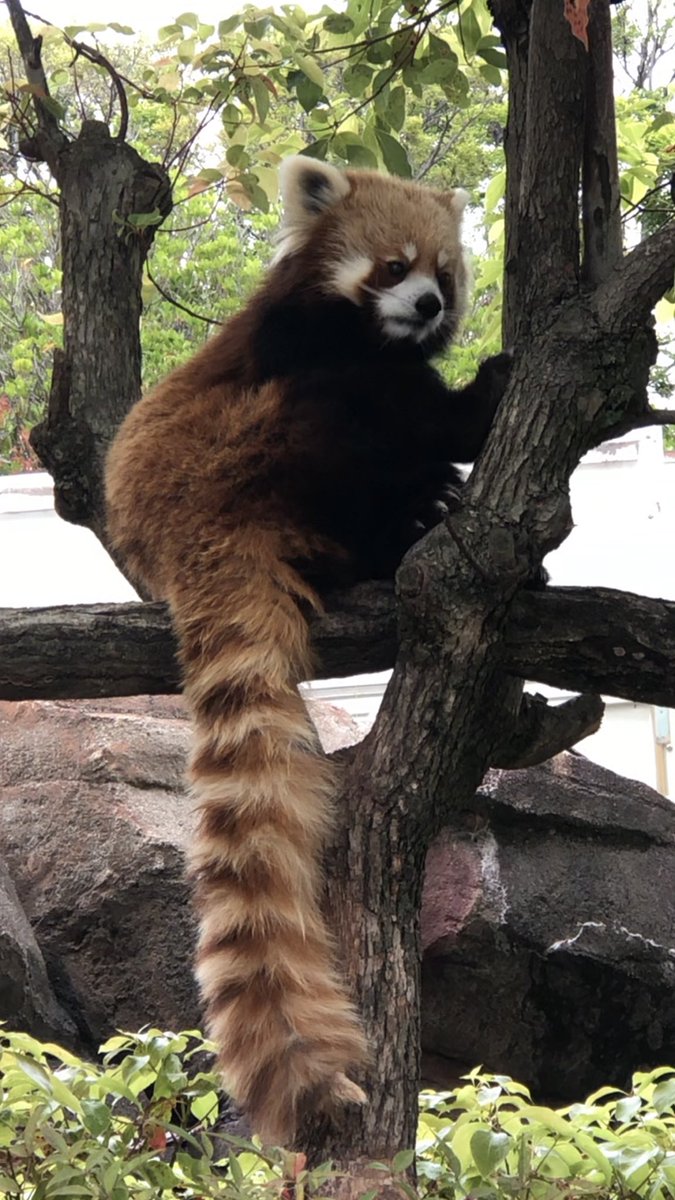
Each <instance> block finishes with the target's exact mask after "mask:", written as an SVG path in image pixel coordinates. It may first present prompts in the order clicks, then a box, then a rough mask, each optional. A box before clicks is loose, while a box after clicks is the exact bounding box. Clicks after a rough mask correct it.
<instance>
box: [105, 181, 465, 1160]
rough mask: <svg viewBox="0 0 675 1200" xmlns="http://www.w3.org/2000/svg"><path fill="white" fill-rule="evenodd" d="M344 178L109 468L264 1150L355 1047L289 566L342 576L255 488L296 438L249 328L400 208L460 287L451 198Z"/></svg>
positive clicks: (206, 989) (330, 553)
mask: <svg viewBox="0 0 675 1200" xmlns="http://www.w3.org/2000/svg"><path fill="white" fill-rule="evenodd" d="M348 178H349V179H350V180H352V184H353V192H354V194H355V195H356V197H357V200H356V201H354V212H353V213H352V215H351V216H350V215H349V211H347V215H346V216H343V217H342V218H339V217H336V218H335V219H333V217H332V215H331V214H328V216H327V217H326V220H325V228H324V232H323V234H321V238H323V241H322V240H318V241H317V238H318V237H319V234H316V233H315V232H314V231H313V227H312V228H310V227H309V226H308V229H307V231H306V235H305V233H304V232H303V230H302V219H301V218H300V219H298V220H295V219H292V220H291V230H290V239H289V241H290V251H289V256H288V257H287V258H286V259H284V260H282V262H281V263H280V264H279V265H278V266H276V267H275V268H273V270H272V272H271V274H270V276H269V277H268V280H267V282H266V284H265V286H264V287H263V288H262V289H261V290H260V291H259V292H258V294H257V295H256V296H254V297H253V299H252V300H251V301H250V303H249V305H248V306H247V307H246V308H245V309H244V310H243V312H241V313H240V314H239V315H238V316H237V317H235V318H234V319H233V320H231V321H230V322H229V323H228V324H227V326H226V327H225V328H224V329H223V330H222V331H221V332H219V333H218V334H217V335H216V336H215V337H214V338H213V339H212V340H211V341H209V342H208V343H207V344H206V345H205V346H204V348H203V349H202V350H200V352H199V353H198V354H197V355H195V357H194V358H193V359H192V360H191V361H190V362H189V363H187V364H185V365H183V366H181V367H179V368H178V369H177V370H175V371H174V372H173V373H172V374H171V375H170V376H169V377H168V379H166V380H165V381H164V382H163V383H161V384H160V385H159V386H158V387H156V388H155V389H154V390H153V391H152V392H150V394H149V395H147V396H146V397H145V398H144V399H143V400H141V401H140V402H139V403H138V404H137V405H136V406H135V408H134V409H133V410H132V411H131V413H130V414H129V416H128V417H127V419H126V421H125V423H124V425H123V427H122V430H121V432H120V434H119V435H118V438H117V440H116V442H115V443H114V445H113V447H112V450H111V453H110V457H109V465H108V507H109V528H110V534H111V537H112V539H113V542H114V544H115V545H116V547H117V549H118V551H119V552H120V553H121V554H122V555H123V557H124V559H125V560H126V563H127V565H128V568H129V571H130V574H131V576H132V577H134V578H136V579H137V580H138V581H139V583H141V584H142V585H143V586H144V588H145V589H146V590H150V591H151V593H152V595H154V596H155V597H158V598H163V599H166V600H168V602H169V604H170V606H171V612H172V616H173V621H174V624H175V628H176V631H177V634H178V638H179V642H180V647H181V658H182V665H183V671H184V679H185V695H186V698H187V701H188V704H189V706H190V709H191V712H192V715H193V721H194V727H195V743H194V752H193V757H192V765H191V775H192V782H193V788H194V792H195V795H196V798H197V801H198V804H199V812H200V817H199V826H198V830H197V836H196V842H195V846H194V849H193V851H192V855H191V870H192V872H193V875H194V877H195V879H196V896H197V904H198V907H199V911H200V915H201V933H200V942H199V948H198V955H197V973H198V977H199V980H200V984H201V988H202V992H203V995H204V998H205V1001H206V1006H207V1015H208V1025H209V1030H210V1033H211V1035H212V1036H213V1038H214V1040H215V1041H216V1043H217V1046H218V1051H219V1060H220V1065H221V1068H222V1073H223V1078H224V1081H225V1085H226V1087H227V1089H228V1090H229V1091H230V1092H231V1094H232V1095H233V1096H234V1097H235V1099H236V1100H237V1101H238V1103H239V1104H241V1105H242V1106H243V1108H244V1109H245V1110H246V1111H247V1113H248V1114H249V1116H250V1119H251V1122H252V1125H253V1127H254V1129H255V1130H256V1131H257V1132H258V1133H259V1134H260V1135H261V1136H262V1138H263V1139H265V1140H266V1141H271V1142H284V1141H287V1140H288V1139H290V1138H291V1137H292V1135H293V1132H294V1129H295V1127H296V1123H297V1120H298V1117H299V1114H300V1112H301V1110H302V1108H303V1107H304V1106H306V1105H307V1104H311V1105H312V1106H320V1105H325V1106H327V1107H330V1106H331V1105H333V1104H335V1103H344V1102H346V1101H350V1100H351V1101H357V1102H361V1101H362V1100H363V1099H364V1096H363V1093H362V1092H361V1090H360V1089H359V1088H358V1087H357V1086H356V1085H355V1084H354V1083H352V1082H351V1081H350V1079H349V1078H348V1072H349V1071H350V1070H351V1069H352V1068H353V1067H357V1068H358V1066H359V1065H360V1064H362V1063H363V1062H364V1059H365V1057H366V1048H365V1044H364V1038H363V1035H362V1032H361V1029H360V1026H359V1023H358V1020H357V1017H356V1015H355V1012H354V1009H353V1007H352V1005H351V1003H350V1001H349V999H348V997H347V995H346V993H345V989H344V986H343V984H342V983H341V981H340V980H339V979H338V978H337V976H336V973H335V969H334V953H333V947H332V944H331V939H330V936H329V934H328V932H327V930H326V926H325V924H324V920H323V918H322V915H321V911H320V905H321V891H322V880H321V872H320V867H319V862H320V856H321V850H322V846H323V844H324V840H325V837H326V832H327V829H328V826H329V822H330V804H329V793H330V791H331V773H330V770H329V768H328V766H327V764H326V761H325V760H324V758H323V757H322V756H321V754H320V753H318V752H317V745H316V737H315V733H314V730H313V728H312V725H311V723H310V721H309V719H308V717H307V714H306V711H305V707H304V705H303V703H302V701H301V699H300V697H299V695H298V692H297V684H298V682H300V681H301V680H303V679H307V678H310V677H311V674H312V660H311V653H310V646H309V639H308V632H307V624H306V618H305V612H306V610H307V608H308V606H309V607H315V608H316V607H317V605H318V603H319V601H318V598H317V596H316V594H315V593H314V591H313V590H312V587H311V586H310V585H309V584H308V583H307V581H306V576H304V577H303V574H301V572H300V570H299V569H297V567H296V566H294V565H293V564H294V562H295V561H304V562H307V561H315V560H321V559H322V557H327V558H329V559H332V560H334V561H339V560H340V556H341V555H342V556H343V557H344V550H343V549H342V548H341V547H339V546H336V545H335V543H334V542H333V541H331V539H330V538H326V536H325V535H322V534H320V533H318V532H317V531H316V528H314V527H313V526H312V524H311V518H310V517H307V519H306V520H305V519H303V517H302V514H300V515H299V514H298V512H297V510H296V509H295V508H293V507H292V506H290V505H289V504H288V503H286V501H285V500H284V497H283V496H282V495H281V494H274V495H270V494H269V492H267V491H266V490H265V488H264V487H262V488H261V487H260V486H259V485H258V484H257V481H258V480H260V479H264V478H265V476H266V472H267V469H268V467H269V466H270V464H274V463H277V462H279V461H281V460H285V459H288V460H289V461H290V462H291V463H292V462H294V461H295V460H296V458H297V456H298V454H300V453H301V451H302V449H303V447H304V442H305V440H306V437H307V435H306V433H305V432H304V431H303V427H298V426H297V425H294V424H293V422H292V421H289V420H288V409H287V408H286V409H285V408H284V395H285V391H284V384H283V381H282V382H280V381H279V379H275V378H271V379H269V381H267V382H262V383H261V382H257V381H256V361H255V348H254V346H255V336H256V330H257V329H258V327H259V325H260V320H261V314H262V313H263V312H264V311H266V308H267V307H268V306H269V304H270V302H271V301H274V300H275V298H276V299H277V300H278V299H282V298H283V297H284V296H285V295H286V294H288V293H290V292H293V290H294V289H297V288H298V287H301V286H302V284H303V281H304V279H305V278H306V277H308V276H312V277H314V278H317V277H318V279H319V283H320V279H321V270H322V262H321V260H322V256H324V257H325V254H326V253H327V250H326V247H327V246H328V245H330V246H332V247H333V252H334V253H335V255H337V256H339V255H344V254H345V253H348V252H351V253H352V254H358V253H359V252H360V248H361V247H363V249H369V248H371V249H372V245H373V243H374V242H377V243H378V244H379V243H382V246H383V247H385V248H386V243H387V238H388V237H389V236H390V235H391V234H392V231H391V226H392V222H393V223H394V225H395V224H396V221H395V217H396V214H397V212H398V211H399V210H400V211H401V212H402V213H403V215H402V217H401V219H400V221H399V224H400V226H401V229H400V232H397V230H396V229H394V233H393V237H394V243H396V241H397V239H398V241H399V242H400V241H402V240H404V241H405V240H410V226H411V223H413V229H419V230H420V231H421V232H420V233H419V240H420V243H422V241H423V239H424V231H425V230H427V231H428V230H429V228H430V227H431V235H430V237H432V238H433V237H435V238H436V242H435V243H434V244H436V243H438V242H439V241H440V240H442V239H444V245H445V247H446V249H447V255H446V258H447V257H448V256H449V258H450V262H451V270H452V272H453V275H454V277H455V283H456V288H457V292H458V294H460V296H459V300H458V301H457V305H458V306H459V303H460V300H461V298H462V297H463V290H464V274H463V271H464V268H463V264H462V262H461V250H460V247H459V242H458V237H457V229H458V220H457V219H456V218H453V217H452V216H451V214H450V209H449V208H447V207H443V205H444V204H445V205H447V204H448V198H447V197H446V198H443V199H441V198H439V197H436V198H435V199H432V196H433V194H432V193H430V192H428V191H425V190H424V189H422V188H416V187H415V186H414V185H404V184H402V183H397V182H396V181H392V180H386V179H382V178H381V177H374V176H370V175H368V174H364V175H362V176H358V175H357V176H351V175H350V176H348ZM359 189H360V194H359ZM396 189H399V190H398V191H397V190H396ZM364 197H365V199H364ZM369 197H370V200H369ZM351 203H352V201H351V198H350V199H349V201H346V202H345V206H346V208H347V210H348V206H349V204H351ZM369 203H370V209H369V208H368V204H369ZM291 215H292V216H293V214H291ZM296 217H297V214H296ZM345 228H346V229H347V233H348V235H349V236H348V238H347V242H346V243H345ZM349 237H351V238H352V243H350V242H349ZM312 239H314V240H312ZM376 253H379V250H377V249H376ZM453 255H454V259H453ZM430 261H431V260H430ZM313 286H316V284H314V285H313ZM346 352H347V353H348V348H346Z"/></svg>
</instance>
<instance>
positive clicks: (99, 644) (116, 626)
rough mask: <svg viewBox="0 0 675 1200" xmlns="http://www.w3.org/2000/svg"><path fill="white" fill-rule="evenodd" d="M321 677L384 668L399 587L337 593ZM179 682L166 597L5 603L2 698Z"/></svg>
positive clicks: (392, 642)
mask: <svg viewBox="0 0 675 1200" xmlns="http://www.w3.org/2000/svg"><path fill="white" fill-rule="evenodd" d="M314 647H315V651H316V655H317V659H318V661H319V664H320V665H319V666H318V667H317V675H316V677H317V678H318V679H321V678H330V677H332V676H334V675H349V674H352V675H353V674H357V673H361V672H366V671H384V670H386V669H387V668H388V667H390V666H391V665H392V663H393V661H394V658H395V655H396V616H395V613H394V605H393V595H392V588H391V587H390V586H389V585H387V584H376V583H373V584H363V585H361V586H360V587H358V588H353V589H352V591H350V592H346V593H344V594H341V595H340V596H336V597H334V599H333V604H332V607H330V608H329V609H328V610H327V611H326V613H325V615H324V616H323V617H322V618H321V620H320V621H318V622H316V623H315V636H314ZM179 689H180V669H179V667H178V664H177V662H176V642H175V639H174V637H173V633H172V630H171V622H170V619H169V614H168V610H167V608H166V606H165V605H164V604H90V605H78V606H70V605H68V606H63V607H55V608H32V609H11V608H6V609H0V699H2V700H33V699H37V698H42V699H51V700H66V699H77V698H79V697H82V698H84V697H87V698H94V697H102V696H133V695H141V694H147V695H161V694H163V693H173V692H177V691H178V690H179Z"/></svg>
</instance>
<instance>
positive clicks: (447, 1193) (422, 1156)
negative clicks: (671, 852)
mask: <svg viewBox="0 0 675 1200" xmlns="http://www.w3.org/2000/svg"><path fill="white" fill-rule="evenodd" d="M209 1050H210V1047H209V1045H208V1043H205V1042H204V1041H203V1040H202V1038H201V1035H200V1034H199V1033H197V1032H195V1031H189V1032H186V1033H180V1034H173V1033H164V1032H162V1031H160V1030H158V1029H147V1030H144V1031H142V1032H141V1033H139V1034H126V1033H125V1034H120V1035H118V1036H116V1037H113V1038H110V1040H109V1041H108V1042H106V1043H105V1045H104V1046H102V1047H101V1053H102V1056H103V1057H102V1060H101V1062H99V1063H96V1064H94V1063H88V1062H85V1061H83V1060H81V1059H79V1058H78V1057H77V1056H76V1055H74V1054H71V1053H69V1052H68V1051H66V1050H63V1049H62V1048H60V1047H58V1046H55V1045H52V1044H43V1043H40V1042H38V1041H36V1039H35V1038H32V1037H30V1036H29V1035H28V1034H24V1033H5V1034H4V1036H3V1037H2V1038H1V1039H0V1197H3V1196H6V1197H12V1198H18V1200H48V1198H49V1197H54V1198H55V1200H56V1198H58V1200H61V1198H62V1197H64V1198H65V1197H69V1196H82V1197H88V1196H89V1197H92V1198H93V1197H96V1198H97V1200H99V1198H103V1197H105V1198H106V1200H130V1198H132V1197H133V1198H139V1200H140V1198H143V1200H151V1197H152V1198H156V1197H167V1198H170V1197H176V1198H178V1197H182V1198H184V1200H190V1197H192V1198H193V1200H198V1198H200V1197H201V1198H205V1197H214V1198H215V1197H224V1198H230V1200H244V1198H248V1200H256V1198H260V1200H262V1198H263V1197H269V1196H279V1197H282V1198H284V1200H285V1198H286V1197H288V1196H289V1195H291V1194H294V1195H295V1196H296V1197H298V1200H302V1197H303V1196H307V1197H309V1196H315V1197H319V1196H321V1194H322V1191H324V1188H325V1184H326V1182H327V1180H328V1179H329V1178H330V1176H331V1175H332V1173H333V1172H332V1170H331V1168H330V1166H328V1165H325V1166H323V1167H320V1168H318V1169H316V1170H314V1171H307V1170H306V1169H305V1160H304V1156H303V1155H301V1154H291V1153H286V1152H284V1151H273V1152H270V1153H263V1152H262V1151H261V1149H260V1147H259V1146H257V1145H254V1144H252V1143H248V1142H245V1141H243V1140H242V1139H241V1138H239V1137H236V1136H234V1135H233V1134H232V1133H229V1132H228V1130H227V1127H226V1125H225V1124H224V1123H223V1121H222V1118H221V1112H220V1104H219V1096H218V1083H217V1079H216V1077H215V1075H214V1074H213V1073H212V1072H211V1071H210V1070H209V1069H208V1067H205V1066H204V1059H205V1058H206V1057H207V1054H208V1052H209ZM414 1157H415V1155H414V1153H413V1152H412V1151H411V1150H402V1151H400V1152H399V1153H398V1154H397V1155H396V1156H395V1157H394V1159H393V1160H392V1162H389V1163H379V1164H378V1163H376V1164H373V1170H374V1172H375V1173H376V1172H377V1171H378V1170H379V1171H382V1172H386V1175H387V1178H391V1176H393V1177H394V1180H395V1184H396V1187H397V1188H398V1190H399V1191H400V1194H401V1196H402V1197H411V1198H413V1200H414V1197H416V1196H422V1197H424V1196H429V1197H431V1196H438V1197H448V1198H449V1200H455V1198H457V1200H460V1198H464V1197H467V1196H469V1195H470V1196H472V1197H485V1198H486V1200H487V1198H488V1197H489V1198H492V1200H502V1197H503V1198H504V1200H514V1198H515V1200H549V1198H550V1200H557V1198H559V1197H561V1196H565V1197H566V1200H577V1198H579V1200H587V1198H589V1197H597V1198H598V1200H626V1198H627V1197H631V1200H638V1198H642V1197H644V1200H672V1197H673V1196H675V1070H672V1069H671V1068H666V1067H663V1068H661V1069H659V1070H655V1071H651V1072H640V1073H638V1074H637V1075H635V1077H634V1079H633V1088H632V1090H631V1092H630V1093H624V1092H619V1091H616V1090H615V1089H612V1088H601V1089H600V1090H599V1091H598V1092H596V1093H595V1095H593V1096H591V1097H589V1099H588V1100H586V1101H585V1102H584V1103H579V1104H574V1105H572V1106H570V1107H569V1108H564V1109H556V1110H554V1109H551V1108H547V1107H544V1106H542V1105H537V1104H533V1103H532V1101H531V1098H530V1095H529V1092H528V1091H527V1088H525V1087H523V1086H522V1085H521V1084H518V1083H515V1082H514V1081H513V1080H511V1079H509V1078H508V1077H506V1076H501V1075H497V1076H493V1075H486V1074H481V1073H480V1072H479V1071H474V1072H472V1073H471V1074H470V1075H469V1076H467V1077H466V1082H465V1083H464V1085H463V1086H462V1087H460V1088H459V1089H458V1090H457V1091H455V1092H447V1093H443V1094H432V1093H424V1094H423V1095H422V1113H421V1117H420V1127H419V1141H418V1146H417V1174H418V1183H419V1190H415V1189H414V1188H413V1187H412V1185H411V1183H410V1182H409V1178H408V1175H407V1173H408V1171H409V1168H410V1167H411V1165H412V1163H413V1160H414ZM377 1195H378V1189H377V1188H376V1187H375V1188H374V1189H373V1191H372V1193H371V1200H375V1197H376V1196H377Z"/></svg>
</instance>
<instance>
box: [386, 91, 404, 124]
mask: <svg viewBox="0 0 675 1200" xmlns="http://www.w3.org/2000/svg"><path fill="white" fill-rule="evenodd" d="M405 108H406V105H405V88H404V87H395V88H392V91H391V93H390V95H389V102H388V104H387V120H388V122H389V124H390V125H391V127H392V129H395V130H396V131H397V132H399V131H400V130H401V129H403V126H404V124H405Z"/></svg>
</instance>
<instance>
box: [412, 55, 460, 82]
mask: <svg viewBox="0 0 675 1200" xmlns="http://www.w3.org/2000/svg"><path fill="white" fill-rule="evenodd" d="M457 65H458V64H457V59H456V58H434V59H433V60H432V61H431V62H430V63H426V64H425V66H424V67H423V68H422V71H421V77H422V79H423V81H424V83H445V82H446V80H448V79H452V77H453V75H455V74H456V71H457Z"/></svg>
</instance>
